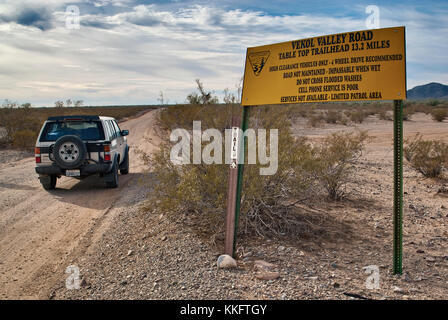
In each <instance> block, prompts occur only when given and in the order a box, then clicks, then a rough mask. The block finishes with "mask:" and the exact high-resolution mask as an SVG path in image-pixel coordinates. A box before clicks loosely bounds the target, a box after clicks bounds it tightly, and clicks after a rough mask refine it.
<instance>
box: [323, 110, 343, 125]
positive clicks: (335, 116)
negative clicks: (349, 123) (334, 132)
mask: <svg viewBox="0 0 448 320" xmlns="http://www.w3.org/2000/svg"><path fill="white" fill-rule="evenodd" d="M341 120H342V113H340V112H338V111H334V110H329V111H328V112H327V115H326V117H325V121H326V122H327V123H338V122H339V123H340V122H341Z"/></svg>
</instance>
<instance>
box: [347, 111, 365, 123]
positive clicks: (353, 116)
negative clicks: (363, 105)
mask: <svg viewBox="0 0 448 320" xmlns="http://www.w3.org/2000/svg"><path fill="white" fill-rule="evenodd" d="M349 117H350V120H351V121H353V122H356V123H362V122H363V121H364V120H365V118H367V114H366V113H365V112H364V111H362V110H355V111H352V112H350V116H349Z"/></svg>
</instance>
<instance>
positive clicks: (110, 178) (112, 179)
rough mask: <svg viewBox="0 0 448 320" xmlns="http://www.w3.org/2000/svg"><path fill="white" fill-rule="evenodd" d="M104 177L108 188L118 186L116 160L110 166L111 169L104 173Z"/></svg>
mask: <svg viewBox="0 0 448 320" xmlns="http://www.w3.org/2000/svg"><path fill="white" fill-rule="evenodd" d="M104 177H105V180H106V187H108V188H116V187H118V164H117V162H116V161H115V162H114V165H113V166H112V171H111V172H109V173H108V174H106V175H105V176H104Z"/></svg>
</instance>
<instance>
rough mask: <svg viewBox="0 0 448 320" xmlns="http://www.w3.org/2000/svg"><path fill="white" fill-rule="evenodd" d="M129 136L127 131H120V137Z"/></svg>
mask: <svg viewBox="0 0 448 320" xmlns="http://www.w3.org/2000/svg"><path fill="white" fill-rule="evenodd" d="M128 134H129V130H121V135H122V136H127V135H128Z"/></svg>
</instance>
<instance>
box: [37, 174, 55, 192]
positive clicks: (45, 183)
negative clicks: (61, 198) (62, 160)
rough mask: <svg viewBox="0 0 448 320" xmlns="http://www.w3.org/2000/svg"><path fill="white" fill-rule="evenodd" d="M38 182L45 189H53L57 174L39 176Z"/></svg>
mask: <svg viewBox="0 0 448 320" xmlns="http://www.w3.org/2000/svg"><path fill="white" fill-rule="evenodd" d="M39 180H40V183H41V184H42V187H44V189H45V190H53V189H54V188H56V181H57V176H55V175H51V176H39Z"/></svg>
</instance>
